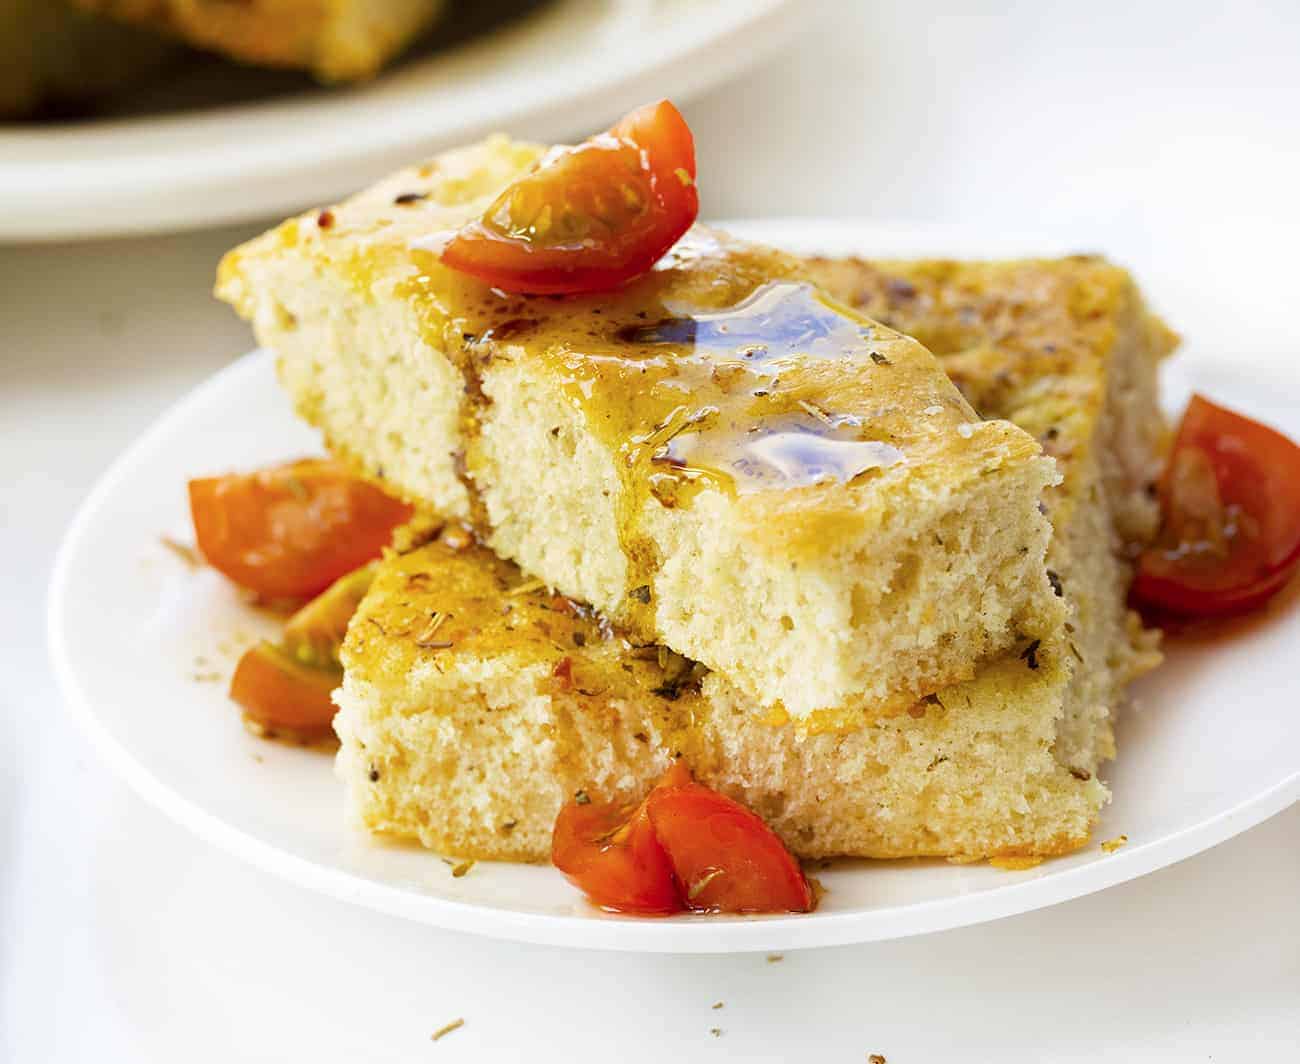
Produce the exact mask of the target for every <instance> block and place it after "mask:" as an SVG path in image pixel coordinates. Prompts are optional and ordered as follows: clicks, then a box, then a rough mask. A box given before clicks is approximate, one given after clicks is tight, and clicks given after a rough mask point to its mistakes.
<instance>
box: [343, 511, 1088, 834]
mask: <svg viewBox="0 0 1300 1064" xmlns="http://www.w3.org/2000/svg"><path fill="white" fill-rule="evenodd" d="M407 545H408V546H409V545H410V544H407ZM1027 651H1028V652H1027ZM1063 654H1064V648H1063V647H1062V646H1061V645H1059V643H1042V644H1038V645H1036V646H1035V648H1034V649H1033V650H1029V648H1025V649H1024V650H1022V651H1021V652H1020V653H1019V654H1014V653H1013V654H1011V655H1008V656H1007V657H1006V658H1005V659H1001V660H999V661H997V662H993V663H990V664H989V665H988V666H986V667H985V669H984V670H983V671H982V674H981V676H980V677H978V678H977V679H976V680H974V681H972V682H970V683H968V684H962V685H958V686H956V687H952V688H948V689H945V690H944V691H943V692H940V694H939V695H938V696H934V697H932V698H930V699H926V700H924V701H922V702H921V703H919V704H917V705H915V706H914V707H913V709H912V711H911V712H909V713H907V714H905V715H903V716H900V717H896V718H892V719H888V720H879V719H877V720H872V719H870V717H871V715H872V714H871V712H870V707H861V708H862V710H863V712H862V713H861V714H860V715H859V717H858V721H857V724H856V726H853V727H849V726H847V725H846V726H844V727H842V728H840V729H839V730H836V731H824V730H818V729H816V728H813V727H809V726H807V724H806V723H796V722H786V723H783V724H774V723H772V722H771V721H770V720H768V719H766V718H764V717H763V716H762V715H760V714H757V713H755V712H754V707H753V706H752V704H750V703H748V702H747V701H746V700H745V699H744V698H743V697H739V696H737V694H736V692H735V691H734V690H733V689H731V688H730V686H729V685H728V684H727V683H726V682H725V681H724V680H722V679H721V678H720V677H719V676H717V675H716V674H712V675H710V674H706V673H705V671H704V670H702V669H700V668H699V667H698V666H694V665H692V664H691V663H690V662H689V661H686V660H685V659H683V658H681V657H680V656H678V655H675V654H672V653H671V652H669V651H667V650H665V649H664V648H662V647H654V646H638V645H637V644H636V643H635V642H633V641H631V640H629V639H627V638H626V637H625V636H623V635H621V634H620V633H618V632H617V631H616V630H613V629H612V628H611V627H610V626H609V625H608V624H607V623H605V622H603V621H602V620H601V619H600V618H599V617H597V616H596V615H595V614H594V613H592V612H591V611H590V610H588V609H586V608H584V607H581V606H577V605H575V604H573V603H572V602H570V601H568V600H565V599H562V598H559V597H557V596H554V595H552V594H550V593H549V592H548V591H547V590H546V589H545V588H544V587H541V586H539V584H538V582H537V581H535V580H529V579H527V578H526V577H524V575H523V574H521V573H520V572H519V570H518V569H517V568H516V567H515V566H513V565H511V564H509V563H507V562H503V561H501V560H500V559H498V558H497V557H496V556H495V555H493V554H491V553H490V552H489V551H486V550H485V549H483V548H481V547H476V546H474V545H472V543H471V542H470V541H469V539H468V537H465V536H463V535H462V536H461V537H460V538H459V541H458V543H457V545H456V546H455V547H453V546H451V545H449V544H448V543H447V542H446V541H445V540H443V539H439V540H437V541H435V542H433V543H430V544H427V545H423V546H418V547H414V549H411V550H409V551H408V552H407V553H404V554H394V555H393V556H391V557H390V558H389V559H388V560H387V561H386V562H385V563H384V564H383V565H382V566H381V567H380V571H379V573H378V575H377V577H376V581H375V584H374V586H373V587H372V589H371V592H370V594H369V595H367V597H366V599H365V601H364V602H363V603H362V606H361V609H360V610H359V612H358V614H357V616H356V618H355V619H354V621H353V623H352V625H351V627H350V629H349V632H348V637H347V640H346V643H345V646H344V650H343V659H344V664H345V667H346V677H345V684H344V687H343V689H342V690H341V691H340V692H339V693H338V694H337V695H336V698H337V700H338V701H339V704H340V706H341V712H340V713H339V715H338V718H337V719H336V723H335V727H336V729H337V730H338V732H339V735H340V738H341V740H342V747H341V749H340V754H339V766H340V771H341V773H342V775H343V776H344V778H345V780H346V781H347V783H348V787H349V795H350V806H351V809H352V813H353V815H354V816H355V817H356V818H357V819H359V820H360V821H361V822H362V823H363V824H364V825H365V826H366V827H368V828H369V829H370V830H372V831H375V832H378V833H381V834H390V835H395V836H398V837H406V838H410V837H415V838H418V839H419V840H420V841H421V842H423V843H424V844H425V845H426V846H429V847H431V848H434V849H437V850H440V851H442V852H446V853H456V854H460V855H463V856H471V857H477V858H495V859H524V860H544V859H545V858H546V856H547V854H548V852H549V851H548V847H549V837H550V828H551V824H552V823H553V821H554V817H555V814H556V812H557V811H558V809H559V806H560V805H561V804H562V803H563V802H564V801H565V800H567V799H568V798H569V797H570V796H572V795H573V794H574V793H576V792H577V791H579V790H582V791H586V792H588V793H589V794H590V795H592V796H599V797H602V798H609V799H620V800H622V799H631V798H637V797H639V796H640V795H641V794H643V793H644V791H645V790H646V789H647V788H649V787H650V786H651V785H652V784H653V782H654V780H655V779H656V778H657V777H658V776H659V775H660V774H661V773H662V772H663V771H664V770H665V769H666V767H667V766H668V764H669V763H670V762H671V761H672V760H673V759H675V758H678V757H681V758H684V759H685V760H686V761H687V763H688V764H689V765H690V766H691V769H692V770H693V772H694V773H695V775H696V776H697V778H699V779H700V780H701V781H703V782H705V783H707V784H708V785H710V786H713V787H715V788H717V789H719V790H721V791H723V792H725V793H727V794H730V795H732V796H733V797H735V798H737V799H738V800H740V801H743V802H744V803H745V804H746V805H748V806H749V807H750V808H752V809H754V810H755V811H756V812H758V813H759V814H760V815H762V816H763V817H764V818H765V819H766V820H767V821H768V822H769V823H771V824H772V826H773V827H774V828H775V829H776V830H777V831H778V833H780V834H781V835H782V837H783V838H784V839H785V841H786V842H787V844H788V845H789V846H790V847H791V849H792V850H793V851H794V852H795V853H796V854H798V855H800V856H803V857H831V856H841V855H845V856H857V857H902V856H948V857H956V858H960V859H976V858H979V857H982V856H986V855H989V854H995V853H997V854H1001V853H1004V852H1006V853H1011V852H1026V853H1033V854H1040V855H1045V854H1050V853H1056V852H1062V851H1063V850H1064V849H1066V848H1067V847H1070V846H1073V845H1074V844H1076V843H1081V842H1082V841H1083V840H1084V839H1086V837H1087V833H1088V829H1089V826H1090V824H1091V823H1092V820H1093V819H1094V818H1095V816H1096V813H1097V810H1098V809H1099V808H1100V806H1101V804H1102V802H1103V801H1104V800H1105V797H1106V791H1105V789H1104V787H1102V785H1101V784H1100V783H1098V782H1097V781H1096V780H1093V779H1085V778H1080V777H1079V776H1077V775H1074V774H1072V773H1071V772H1070V771H1069V770H1068V769H1067V768H1066V767H1064V766H1063V765H1061V764H1060V763H1059V762H1058V761H1057V760H1056V759H1055V758H1054V757H1053V755H1052V753H1051V749H1050V747H1051V742H1052V735H1053V716H1054V712H1055V709H1054V707H1057V708H1059V704H1060V702H1059V699H1060V692H1061V691H1062V689H1063V688H1064V686H1065V685H1066V683H1067V682H1068V679H1069V670H1068V667H1067V665H1066V660H1065V659H1064V658H1063Z"/></svg>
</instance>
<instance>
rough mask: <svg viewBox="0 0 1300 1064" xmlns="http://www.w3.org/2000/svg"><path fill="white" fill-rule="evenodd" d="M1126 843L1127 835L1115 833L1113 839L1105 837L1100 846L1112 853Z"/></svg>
mask: <svg viewBox="0 0 1300 1064" xmlns="http://www.w3.org/2000/svg"><path fill="white" fill-rule="evenodd" d="M1127 843H1128V836H1127V835H1116V836H1115V837H1114V838H1113V839H1107V840H1106V841H1105V842H1103V843H1102V844H1101V848H1102V849H1103V850H1105V851H1106V852H1107V853H1114V852H1115V851H1116V850H1119V849H1122V848H1123V847H1124V846H1125V845H1126V844H1127Z"/></svg>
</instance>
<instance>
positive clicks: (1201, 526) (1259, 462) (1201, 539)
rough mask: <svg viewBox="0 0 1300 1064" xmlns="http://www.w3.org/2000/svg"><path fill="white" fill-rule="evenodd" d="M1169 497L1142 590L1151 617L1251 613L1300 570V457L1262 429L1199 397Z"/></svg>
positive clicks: (1168, 475) (1143, 564) (1144, 561)
mask: <svg viewBox="0 0 1300 1064" xmlns="http://www.w3.org/2000/svg"><path fill="white" fill-rule="evenodd" d="M1159 497H1160V508H1161V529H1160V534H1159V536H1158V537H1157V539H1156V542H1155V543H1154V544H1153V545H1152V546H1151V547H1149V548H1148V549H1147V550H1145V551H1144V552H1143V553H1142V555H1141V557H1140V559H1139V561H1138V567H1137V574H1136V578H1135V580H1134V583H1133V599H1134V602H1135V603H1136V604H1137V605H1138V606H1140V607H1142V608H1143V609H1144V612H1146V613H1148V615H1149V616H1152V617H1154V618H1156V619H1158V617H1159V615H1160V614H1161V613H1165V614H1173V615H1176V616H1183V617H1196V616H1217V615H1227V614H1234V613H1243V612H1245V611H1247V610H1251V609H1254V608H1256V607H1258V606H1260V605H1262V604H1263V603H1264V602H1265V601H1266V600H1268V599H1269V598H1270V597H1272V596H1273V595H1274V594H1276V593H1277V592H1278V591H1279V590H1280V589H1281V588H1282V587H1283V586H1284V585H1285V584H1286V583H1287V582H1288V581H1289V580H1290V579H1291V577H1292V576H1293V575H1294V573H1295V571H1296V568H1297V566H1298V565H1300V447H1297V446H1296V444H1294V443H1293V442H1292V441H1291V440H1289V439H1287V438H1286V437H1285V436H1283V435H1282V434H1281V433H1278V432H1275V431H1274V430H1273V429H1270V428H1268V427H1266V426H1264V425H1261V424H1259V422H1257V421H1252V420H1251V419H1249V418H1246V417H1243V416H1242V415H1240V414H1237V413H1234V412H1233V411H1231V410H1228V409H1226V408H1224V407H1222V406H1218V405H1216V404H1215V403H1212V402H1210V401H1209V400H1208V399H1205V398H1203V397H1202V396H1199V395H1197V396H1193V397H1192V401H1191V402H1190V403H1189V404H1188V407H1187V411H1186V413H1185V414H1184V415H1183V420H1182V422H1181V424H1180V425H1179V428H1178V433H1177V436H1176V438H1175V441H1174V446H1173V450H1172V452H1171V453H1170V457H1169V462H1168V465H1167V466H1166V468H1165V472H1164V475H1163V476H1162V477H1161V481H1160V485H1159Z"/></svg>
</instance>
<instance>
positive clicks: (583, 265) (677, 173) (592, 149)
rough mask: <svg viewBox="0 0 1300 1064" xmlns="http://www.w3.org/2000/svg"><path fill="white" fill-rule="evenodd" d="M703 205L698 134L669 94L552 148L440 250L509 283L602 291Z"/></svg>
mask: <svg viewBox="0 0 1300 1064" xmlns="http://www.w3.org/2000/svg"><path fill="white" fill-rule="evenodd" d="M699 213H700V199H699V193H698V191H697V190H696V187H695V141H694V139H693V138H692V136H691V130H690V127H689V126H687V124H686V120H685V119H684V118H682V116H681V113H680V112H679V111H678V110H677V108H676V107H674V106H673V105H672V104H671V103H669V102H668V101H667V100H660V101H659V102H658V103H654V104H648V105H646V106H645V107H642V108H639V109H638V110H636V111H633V112H632V113H631V114H629V115H628V116H627V117H625V118H624V119H623V120H622V121H620V122H619V123H618V124H617V125H615V126H614V127H613V128H612V129H610V130H609V131H608V132H606V133H599V134H597V135H596V136H594V137H591V138H590V139H589V140H586V141H584V142H583V143H582V144H579V145H578V146H577V147H574V148H559V149H556V150H554V151H552V152H550V153H549V154H548V155H547V156H546V157H545V158H544V159H542V161H541V162H540V163H539V164H538V166H537V168H536V169H534V170H533V171H532V172H531V173H529V174H527V175H526V176H525V177H522V178H520V179H519V180H518V181H516V182H515V183H514V184H513V185H511V186H510V187H509V188H507V189H506V190H505V191H504V192H502V193H501V195H500V196H498V197H497V199H496V201H495V202H494V203H493V204H492V206H490V207H489V208H488V209H487V211H486V212H485V213H484V215H483V217H481V218H479V219H476V220H475V221H473V222H470V223H469V224H468V225H466V226H465V227H464V228H462V229H461V230H460V232H459V233H457V234H456V236H455V237H453V238H452V240H451V242H450V243H449V244H448V245H447V246H446V247H445V248H444V249H443V252H442V261H443V262H445V263H446V264H447V265H448V266H450V267H451V268H452V269H455V270H459V271H460V272H462V273H467V274H470V275H472V276H474V277H477V278H479V279H480V280H482V281H485V282H487V283H488V284H490V285H493V286H495V287H497V288H501V289H504V290H505V291H508V292H525V293H532V294H553V295H554V294H573V293H579V292H599V291H604V290H606V289H610V288H616V287H618V286H619V285H621V284H623V283H625V282H626V281H629V280H631V279H632V278H633V277H638V276H640V275H641V274H643V273H645V272H646V271H648V270H649V269H650V268H651V267H652V266H653V265H654V264H655V263H656V262H658V261H659V260H660V259H661V258H662V257H663V256H664V253H665V252H667V251H668V249H669V248H671V247H672V246H673V244H675V243H676V242H677V240H678V239H679V238H680V237H681V235H682V234H683V233H685V232H686V230H687V229H689V228H690V227H691V224H692V223H693V222H694V221H695V219H696V217H697V216H698V215H699Z"/></svg>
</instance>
